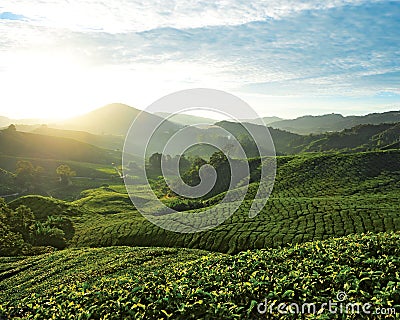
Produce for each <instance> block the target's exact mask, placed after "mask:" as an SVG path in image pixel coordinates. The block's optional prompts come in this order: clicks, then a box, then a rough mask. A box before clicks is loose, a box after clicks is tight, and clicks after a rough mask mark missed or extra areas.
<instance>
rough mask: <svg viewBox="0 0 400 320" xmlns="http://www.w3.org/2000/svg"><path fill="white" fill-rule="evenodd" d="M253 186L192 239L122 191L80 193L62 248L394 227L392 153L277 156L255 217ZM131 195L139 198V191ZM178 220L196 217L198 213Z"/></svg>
mask: <svg viewBox="0 0 400 320" xmlns="http://www.w3.org/2000/svg"><path fill="white" fill-rule="evenodd" d="M257 187H258V186H257V183H253V184H251V185H250V187H249V192H248V195H247V198H246V199H247V200H246V201H244V203H243V204H242V205H241V206H240V208H239V210H238V211H237V212H235V213H234V214H233V215H232V216H231V217H230V218H228V219H227V220H226V221H225V222H224V223H223V224H221V225H220V226H218V227H217V228H215V229H213V230H212V231H207V232H202V233H197V234H176V233H173V232H168V231H165V230H161V229H160V228H158V227H156V226H154V225H153V224H151V223H150V222H148V221H147V220H145V219H144V218H143V217H142V216H141V215H140V214H139V213H138V212H137V211H136V210H135V208H134V206H133V205H132V203H131V202H130V199H129V198H128V195H127V194H126V190H125V187H124V186H121V185H110V186H109V187H107V188H105V187H103V188H98V189H93V190H87V191H84V192H83V193H82V194H81V196H80V199H78V200H76V201H74V202H71V203H66V205H67V207H69V206H70V207H71V211H74V210H75V209H74V208H77V207H79V208H80V210H82V212H83V213H84V215H83V216H71V217H70V216H69V215H68V216H69V218H70V219H71V220H72V221H73V222H74V226H75V229H76V232H75V235H74V238H73V239H72V240H71V242H70V245H71V246H78V247H79V246H91V247H98V246H112V245H131V246H171V247H187V248H195V249H206V250H212V251H219V252H229V253H235V252H239V251H241V250H247V249H257V248H269V247H278V246H285V245H287V244H288V243H302V242H305V241H315V240H323V239H328V238H331V237H335V236H342V235H348V234H352V233H363V232H383V231H391V230H393V231H396V230H400V213H399V212H400V204H399V201H398V189H399V187H400V151H385V152H383V151H381V152H369V153H357V154H344V155H335V154H330V155H323V154H317V155H313V154H310V155H302V156H286V157H278V171H277V176H276V182H275V187H274V191H273V193H272V195H271V197H270V199H269V200H268V202H267V204H266V206H265V207H264V208H263V209H262V210H261V212H260V213H259V215H258V216H257V217H255V218H254V219H250V218H249V217H248V211H249V208H250V205H251V204H252V198H253V197H254V195H255V192H256V191H257ZM134 195H135V197H138V198H143V201H146V194H143V193H142V192H141V190H140V186H138V188H137V190H136V191H135V193H134ZM221 196H223V194H221V195H220V196H216V197H214V198H211V199H208V200H206V201H204V202H203V205H204V207H208V206H212V205H214V204H216V203H218V202H219V200H220V199H221ZM43 201H44V200H43V198H40V199H38V200H37V202H38V203H37V204H36V200H35V197H34V196H32V197H29V198H20V199H18V200H17V201H16V202H15V204H14V202H11V204H10V205H11V206H13V207H15V206H17V205H21V204H25V205H27V206H28V207H30V208H31V209H32V210H33V211H34V213H36V212H37V214H44V213H45V212H46V206H44V205H42V203H44V202H43ZM233 205H234V203H228V204H226V205H224V206H223V207H222V208H218V209H216V210H218V211H216V212H217V213H224V212H225V213H226V212H230V210H231V209H230V208H231V206H233ZM38 208H40V209H38ZM52 212H53V211H52ZM61 214H62V213H61ZM179 215H184V216H185V217H187V218H188V219H191V218H193V217H194V216H198V217H201V210H194V211H187V212H181V213H179ZM170 218H171V219H173V215H172V216H170Z"/></svg>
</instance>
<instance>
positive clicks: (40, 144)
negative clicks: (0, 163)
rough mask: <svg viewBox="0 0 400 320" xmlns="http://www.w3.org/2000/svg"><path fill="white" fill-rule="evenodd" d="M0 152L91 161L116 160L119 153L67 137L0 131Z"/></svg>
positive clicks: (7, 130)
mask: <svg viewBox="0 0 400 320" xmlns="http://www.w3.org/2000/svg"><path fill="white" fill-rule="evenodd" d="M0 153H1V154H2V155H8V156H14V157H26V158H42V159H57V160H72V161H82V162H93V163H112V162H118V161H120V158H121V153H119V152H115V151H109V150H105V149H101V148H98V147H95V146H92V145H90V144H87V143H83V142H79V141H75V140H72V139H67V138H59V137H52V136H46V135H41V134H33V133H26V132H18V131H12V130H10V129H6V130H2V131H0Z"/></svg>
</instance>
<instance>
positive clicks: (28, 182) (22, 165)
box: [15, 160, 43, 189]
mask: <svg viewBox="0 0 400 320" xmlns="http://www.w3.org/2000/svg"><path fill="white" fill-rule="evenodd" d="M42 173H43V168H42V167H40V166H36V167H35V166H34V165H33V164H32V163H31V162H30V161H27V160H20V161H18V162H17V165H16V169H15V180H16V183H17V184H18V185H19V186H20V187H21V188H26V189H35V188H36V187H37V186H38V185H39V184H40V181H41V176H42Z"/></svg>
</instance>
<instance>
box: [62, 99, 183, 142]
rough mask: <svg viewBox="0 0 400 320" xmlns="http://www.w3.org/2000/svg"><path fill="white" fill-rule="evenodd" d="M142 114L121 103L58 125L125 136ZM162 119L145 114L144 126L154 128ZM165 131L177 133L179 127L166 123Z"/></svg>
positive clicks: (65, 127)
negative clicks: (133, 122)
mask: <svg viewBox="0 0 400 320" xmlns="http://www.w3.org/2000/svg"><path fill="white" fill-rule="evenodd" d="M140 112H141V110H138V109H135V108H132V107H130V106H128V105H125V104H121V103H113V104H109V105H106V106H104V107H102V108H99V109H96V110H94V111H92V112H89V113H87V114H84V115H82V116H79V117H75V118H73V119H70V120H68V121H64V122H62V123H59V124H58V125H59V126H60V127H61V128H64V129H70V130H83V131H88V132H90V133H94V134H112V135H122V136H125V134H126V133H127V131H128V129H129V127H130V126H131V123H132V121H133V120H134V119H135V118H136V116H137V115H138V114H139V113H140ZM159 120H160V117H158V116H156V115H153V114H150V113H143V123H142V125H143V126H145V127H146V126H150V127H153V125H154V123H157V122H158V121H159ZM163 128H164V129H165V130H172V131H175V130H177V128H179V126H178V125H176V124H174V123H171V122H169V121H165V122H164V123H163Z"/></svg>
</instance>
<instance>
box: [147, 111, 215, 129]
mask: <svg viewBox="0 0 400 320" xmlns="http://www.w3.org/2000/svg"><path fill="white" fill-rule="evenodd" d="M155 115H157V116H160V117H162V118H165V119H166V118H168V117H169V118H168V120H169V121H171V122H174V123H176V124H178V125H180V126H190V125H196V124H199V123H202V124H210V125H211V124H214V123H215V122H217V120H215V119H211V118H204V117H199V116H194V115H189V114H176V115H170V114H169V113H165V112H156V113H155Z"/></svg>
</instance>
